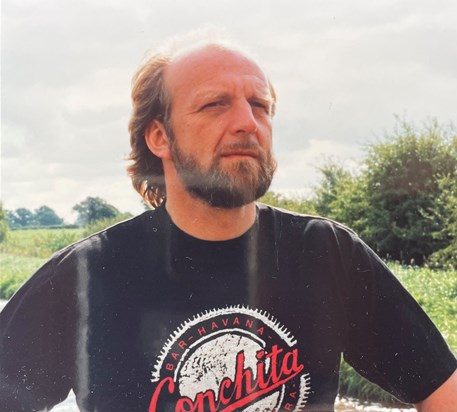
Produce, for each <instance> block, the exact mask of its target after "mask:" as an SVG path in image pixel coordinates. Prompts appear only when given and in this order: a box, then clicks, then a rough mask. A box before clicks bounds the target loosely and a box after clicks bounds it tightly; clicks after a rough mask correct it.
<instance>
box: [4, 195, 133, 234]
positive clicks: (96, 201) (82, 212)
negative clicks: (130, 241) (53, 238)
mask: <svg viewBox="0 0 457 412" xmlns="http://www.w3.org/2000/svg"><path fill="white" fill-rule="evenodd" d="M72 210H74V211H75V212H77V214H78V216H77V219H76V223H74V224H68V223H65V222H64V220H63V219H62V218H61V217H59V216H58V215H57V213H56V212H55V211H54V210H53V209H52V208H51V207H49V206H46V205H44V206H41V207H39V208H37V209H35V210H34V211H31V210H29V209H27V208H25V207H21V208H18V209H16V210H6V211H4V212H3V215H4V219H5V220H6V224H7V226H8V227H9V228H10V229H12V230H16V229H39V228H46V229H74V228H78V227H86V226H89V225H92V224H93V223H95V222H97V221H99V220H107V219H113V218H116V217H117V216H124V215H125V214H122V213H121V212H119V210H118V209H116V208H115V207H114V206H113V205H111V204H109V203H108V202H107V201H106V200H103V199H101V198H99V197H87V198H86V199H85V200H83V201H82V202H80V203H77V204H76V205H74V206H73V208H72Z"/></svg>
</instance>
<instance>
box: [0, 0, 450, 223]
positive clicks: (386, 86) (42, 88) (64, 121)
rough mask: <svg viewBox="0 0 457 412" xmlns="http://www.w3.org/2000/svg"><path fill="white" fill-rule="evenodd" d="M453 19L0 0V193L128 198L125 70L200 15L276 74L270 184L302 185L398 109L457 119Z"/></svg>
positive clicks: (409, 4) (272, 6)
mask: <svg viewBox="0 0 457 412" xmlns="http://www.w3.org/2000/svg"><path fill="white" fill-rule="evenodd" d="M456 18H457V2H455V1H453V0H438V1H436V2H433V3H432V2H428V1H418V0H374V1H370V2H366V1H362V0H348V1H346V2H339V1H335V0H322V1H319V2H317V1H308V2H299V1H296V0H285V1H281V2H278V1H276V0H263V1H261V0H253V1H249V2H246V1H244V2H241V1H239V0H230V1H229V0H221V1H217V2H209V1H207V0H195V1H192V2H189V1H187V0H174V1H170V2H161V3H154V4H153V5H152V4H151V2H150V1H147V0H137V1H132V2H124V1H120V0H116V1H114V2H113V1H108V0H94V1H91V2H72V1H68V0H67V1H65V0H62V1H55V0H43V1H41V2H36V1H35V0H24V1H21V2H16V1H14V0H5V1H3V2H2V140H3V141H2V149H3V150H2V200H4V201H5V204H6V205H7V207H9V208H13V207H19V206H28V205H30V207H38V206H40V205H41V204H42V203H45V204H48V205H50V206H51V207H55V208H56V209H57V210H59V211H61V212H60V213H62V214H65V215H68V214H69V212H68V211H69V210H70V209H71V206H73V205H74V204H75V203H76V200H77V199H79V200H82V198H81V197H82V196H85V195H89V194H90V195H99V196H101V197H105V198H106V199H107V200H109V199H113V200H112V202H113V203H114V204H115V205H116V206H118V207H119V208H120V209H124V208H132V210H133V209H135V208H137V201H138V198H137V195H136V194H135V193H134V192H133V189H131V187H130V183H129V180H128V178H127V177H126V176H125V171H124V166H125V165H124V162H123V160H122V159H123V157H124V156H125V155H126V153H128V151H129V147H128V133H127V122H128V117H129V114H130V102H129V87H130V78H131V76H132V75H133V72H134V70H135V68H136V66H137V65H138V64H139V63H140V61H141V60H142V58H143V56H144V53H145V52H146V50H147V49H149V48H150V47H152V46H153V45H155V44H158V43H160V42H161V40H162V39H164V38H165V37H167V36H169V35H172V34H176V33H183V32H186V31H188V30H190V29H195V28H197V27H198V26H200V25H202V24H205V23H209V24H213V25H221V26H224V27H226V28H227V31H228V32H229V33H231V34H232V35H233V37H234V38H235V39H238V40H239V41H240V42H241V43H242V44H243V45H246V46H247V47H248V48H250V49H252V50H253V51H254V52H255V53H256V54H257V55H258V56H259V60H260V61H261V62H262V63H263V64H264V66H265V67H266V69H267V72H268V73H269V75H270V76H271V78H272V80H273V82H274V84H275V85H276V89H277V92H278V96H279V101H278V112H277V117H276V119H275V149H276V152H277V157H278V160H279V164H280V167H279V170H278V175H277V177H276V178H275V181H274V187H275V188H281V189H283V190H284V189H285V188H290V189H294V188H302V187H310V186H312V185H313V184H315V182H316V179H317V174H316V170H315V168H316V166H318V165H319V164H320V162H321V159H322V158H323V156H324V154H325V155H326V156H331V155H333V156H338V158H343V159H345V160H346V162H348V163H349V164H350V163H351V161H352V160H351V159H353V158H354V157H355V158H357V157H358V156H359V155H360V152H361V145H362V144H364V143H366V142H367V141H369V140H372V139H373V136H374V135H376V134H377V135H382V133H383V130H384V129H391V128H392V127H393V125H394V117H393V115H394V114H400V115H402V114H405V116H406V118H407V119H408V120H413V121H416V122H417V123H420V122H422V121H423V120H424V119H425V118H426V117H428V116H436V117H437V118H438V120H440V121H441V122H449V121H453V122H454V123H457V119H456V115H455V107H456V106H457V99H456V97H455V96H457V76H456V73H457V49H456V48H455V45H454V43H455V38H456V37H457V26H456V25H455V21H456ZM130 199H131V200H130ZM64 210H67V212H65V213H64ZM135 210H136V209H135Z"/></svg>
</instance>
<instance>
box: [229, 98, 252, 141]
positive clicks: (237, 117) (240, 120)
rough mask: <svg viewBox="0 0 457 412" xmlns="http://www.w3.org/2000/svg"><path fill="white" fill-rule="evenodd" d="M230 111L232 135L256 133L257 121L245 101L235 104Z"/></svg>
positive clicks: (250, 107) (249, 105)
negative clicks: (231, 111)
mask: <svg viewBox="0 0 457 412" xmlns="http://www.w3.org/2000/svg"><path fill="white" fill-rule="evenodd" d="M232 110H233V113H232V123H231V128H232V133H234V134H251V133H255V132H256V131H257V126H258V125H257V120H256V118H255V116H254V112H253V110H252V106H251V104H250V103H249V102H248V101H247V100H242V101H239V102H237V103H236V104H235V105H234V106H233V108H232Z"/></svg>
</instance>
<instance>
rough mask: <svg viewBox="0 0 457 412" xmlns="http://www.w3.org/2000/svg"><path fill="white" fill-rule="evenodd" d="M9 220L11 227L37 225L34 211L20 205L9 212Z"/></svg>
mask: <svg viewBox="0 0 457 412" xmlns="http://www.w3.org/2000/svg"><path fill="white" fill-rule="evenodd" d="M8 222H9V225H10V227H11V228H13V229H16V228H22V227H27V226H34V225H35V216H34V214H33V212H31V211H30V210H29V209H27V208H25V207H20V208H19V209H16V210H15V211H14V212H11V211H9V212H8Z"/></svg>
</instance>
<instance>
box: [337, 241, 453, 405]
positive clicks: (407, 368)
mask: <svg viewBox="0 0 457 412" xmlns="http://www.w3.org/2000/svg"><path fill="white" fill-rule="evenodd" d="M353 250H354V253H353V259H352V262H351V264H350V265H349V270H348V272H349V273H348V277H347V278H346V280H345V281H346V283H347V285H345V290H346V293H347V294H346V299H347V301H346V307H347V320H348V335H347V346H346V350H345V352H344V358H345V360H346V361H347V362H348V363H349V364H350V365H352V366H353V367H354V369H356V370H357V371H358V372H359V373H360V374H361V375H362V376H364V377H366V378H367V379H369V380H370V381H372V382H374V383H376V384H378V385H379V386H381V387H382V388H383V389H385V390H386V391H388V392H389V393H391V394H392V395H394V396H395V397H397V398H398V399H400V400H402V401H403V402H408V403H416V402H420V401H422V400H424V399H425V398H426V397H427V396H429V395H430V394H431V393H432V392H434V391H435V390H436V389H437V388H438V387H439V386H440V385H441V384H442V383H444V382H445V381H446V380H447V378H448V377H449V376H450V375H451V374H452V373H453V371H454V370H455V369H456V368H457V361H456V358H455V356H454V355H453V354H452V352H451V350H450V349H449V347H448V345H447V344H446V342H445V341H444V339H443V337H442V336H441V334H440V333H439V331H438V330H437V328H436V326H435V325H434V324H433V322H432V321H431V320H430V319H429V318H428V316H427V315H426V314H425V313H424V311H423V310H422V309H421V307H420V306H419V305H418V303H417V302H416V301H415V300H414V299H413V298H412V297H411V295H410V294H409V293H408V292H407V291H406V289H405V288H404V287H403V286H402V285H401V284H400V282H399V281H398V280H397V279H396V278H395V276H394V275H393V274H392V272H391V271H390V270H389V269H388V268H387V266H386V265H385V264H384V263H383V262H382V261H381V259H379V258H378V257H377V256H376V254H375V253H374V252H373V251H372V250H371V249H369V248H368V246H366V245H365V244H364V243H363V242H361V241H360V240H359V239H357V238H356V239H355V243H354V249H353Z"/></svg>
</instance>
